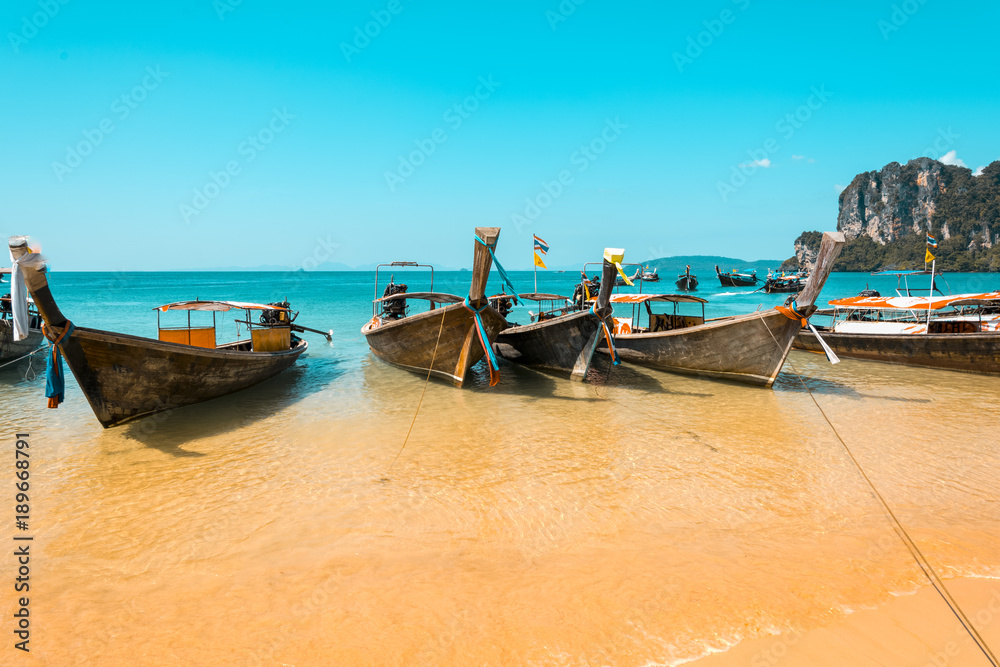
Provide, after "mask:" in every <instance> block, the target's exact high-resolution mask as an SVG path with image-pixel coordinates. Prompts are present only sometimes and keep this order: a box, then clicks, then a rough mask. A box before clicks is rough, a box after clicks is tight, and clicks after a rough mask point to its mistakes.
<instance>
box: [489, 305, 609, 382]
mask: <svg viewBox="0 0 1000 667" xmlns="http://www.w3.org/2000/svg"><path fill="white" fill-rule="evenodd" d="M600 334H601V321H600V320H599V319H597V317H595V316H594V315H593V314H592V313H591V312H590V310H589V309H588V310H583V311H579V312H576V313H570V314H568V315H561V316H559V317H555V318H553V319H550V320H543V321H542V322H535V323H534V324H526V325H524V326H515V327H510V328H509V329H505V330H504V331H502V332H500V333H499V334H498V335H497V342H496V349H497V351H498V352H499V353H500V354H501V355H502V356H503V357H504V359H507V360H509V361H513V362H515V363H518V364H524V365H526V366H532V367H534V368H540V369H544V370H547V371H554V372H557V373H568V374H569V376H570V377H571V378H572V379H574V380H583V379H584V378H585V377H586V375H587V370H588V369H589V368H590V360H591V358H592V357H593V355H594V351H595V350H596V349H597V344H598V342H599V339H603V337H602V336H601V335H600Z"/></svg>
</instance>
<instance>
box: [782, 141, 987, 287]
mask: <svg viewBox="0 0 1000 667" xmlns="http://www.w3.org/2000/svg"><path fill="white" fill-rule="evenodd" d="M837 229H838V230H839V231H842V232H844V234H845V236H846V237H847V239H848V243H847V245H846V246H845V248H844V250H843V252H842V253H841V255H840V259H839V260H838V262H837V265H836V269H837V270H841V271H873V270H876V269H890V268H918V267H922V266H923V259H924V249H925V247H926V246H925V240H926V234H927V233H931V234H933V235H934V236H935V237H937V239H938V244H939V245H938V249H937V252H936V253H935V254H936V255H937V257H938V266H939V268H941V269H942V270H949V271H1000V244H997V240H998V235H1000V161H997V162H993V163H992V164H990V165H989V166H988V167H985V168H984V169H983V170H982V173H981V174H979V175H978V176H974V175H973V172H972V170H971V169H968V168H966V167H960V166H955V165H947V164H943V163H941V162H938V161H937V160H932V159H930V158H918V159H916V160H910V161H909V162H907V163H906V164H905V165H901V164H899V163H898V162H890V163H889V164H887V165H886V166H885V167H883V168H882V169H881V170H878V171H868V172H863V173H861V174H858V175H857V176H855V177H854V180H852V181H851V184H850V185H849V186H848V187H847V188H845V189H844V191H843V192H842V193H841V194H840V211H839V213H838V216H837ZM819 238H820V235H819V234H818V233H816V232H806V233H804V234H802V235H801V236H799V238H798V239H796V241H795V257H794V258H791V259H789V260H788V261H787V262H786V265H787V266H791V265H798V266H803V267H809V268H811V265H812V262H813V261H815V253H816V249H818V247H819Z"/></svg>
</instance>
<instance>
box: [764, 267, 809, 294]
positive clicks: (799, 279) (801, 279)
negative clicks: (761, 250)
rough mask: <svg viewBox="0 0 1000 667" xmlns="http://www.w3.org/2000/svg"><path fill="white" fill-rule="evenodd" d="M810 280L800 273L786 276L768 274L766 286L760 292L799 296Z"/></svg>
mask: <svg viewBox="0 0 1000 667" xmlns="http://www.w3.org/2000/svg"><path fill="white" fill-rule="evenodd" d="M808 281H809V278H808V277H806V276H803V275H802V274H799V273H792V274H789V275H785V274H783V273H781V274H778V273H771V272H768V274H767V280H765V281H764V286H763V287H761V288H760V290H758V291H763V292H765V293H767V294H798V293H799V292H801V291H802V290H803V289H805V286H806V285H807V284H809V282H808Z"/></svg>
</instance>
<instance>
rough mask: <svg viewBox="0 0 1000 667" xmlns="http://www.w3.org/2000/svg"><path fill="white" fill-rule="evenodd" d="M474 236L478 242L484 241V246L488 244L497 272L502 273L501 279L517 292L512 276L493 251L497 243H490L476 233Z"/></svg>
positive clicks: (487, 247) (511, 289)
mask: <svg viewBox="0 0 1000 667" xmlns="http://www.w3.org/2000/svg"><path fill="white" fill-rule="evenodd" d="M473 238H474V239H476V241H477V242H478V243H482V244H483V245H484V246H486V249H487V250H488V251H489V253H490V257H492V258H493V264H495V265H496V267H497V272H498V273H499V274H500V279H501V280H502V281H503V283H504V284H505V285H506V286H507V287H508V288H510V291H511V292H513V293H514V294H517V289H515V287H514V283H512V282H511V281H510V276H508V275H507V272H506V271H505V270H504V268H503V265H501V264H500V260H498V259H497V256H496V253H494V252H493V248H494V247H495V246H496V243H494V244H493V245H490V244H489V243H487V242H486V241H484V240H482V239H481V238H479V237H478V236H475V235H474V236H473Z"/></svg>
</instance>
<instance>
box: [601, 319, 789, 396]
mask: <svg viewBox="0 0 1000 667" xmlns="http://www.w3.org/2000/svg"><path fill="white" fill-rule="evenodd" d="M801 326H802V325H801V323H800V322H799V320H793V319H790V318H788V317H786V316H785V315H783V314H781V313H779V312H778V311H776V310H774V309H771V310H765V311H761V312H756V313H750V314H748V315H738V316H735V317H724V318H720V319H717V320H709V321H707V322H705V324H701V325H698V326H695V327H690V328H687V329H675V330H673V331H662V332H655V333H636V334H618V335H616V336H615V347H616V348H617V350H618V355H619V356H620V357H621V358H622V359H623V360H625V361H628V362H631V363H634V364H640V365H643V366H649V367H651V368H657V369H660V370H665V371H671V372H674V373H684V374H687V375H699V376H703V377H712V378H720V379H724V380H734V381H737V382H743V383H746V384H751V385H757V386H761V387H770V386H771V385H772V384H773V383H774V379H775V378H776V377H777V376H778V372H779V371H780V370H781V367H782V365H783V364H784V363H785V357H787V356H788V350H789V349H790V348H791V345H792V340H793V339H794V338H795V335H796V334H797V333H798V332H799V329H800V328H801ZM601 352H604V353H607V349H606V347H605V348H604V349H601Z"/></svg>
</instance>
